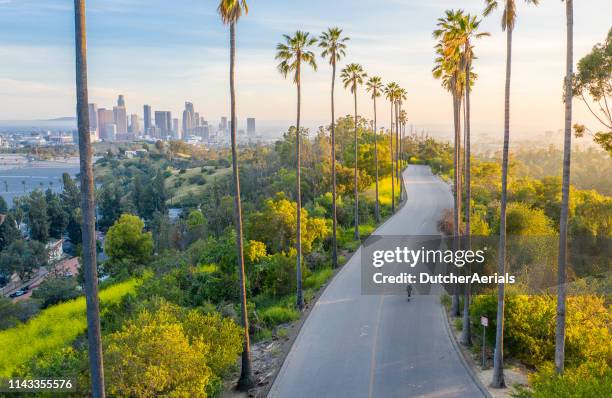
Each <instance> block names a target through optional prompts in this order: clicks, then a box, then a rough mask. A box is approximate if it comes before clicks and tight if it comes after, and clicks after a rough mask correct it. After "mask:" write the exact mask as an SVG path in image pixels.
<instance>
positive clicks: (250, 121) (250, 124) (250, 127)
mask: <svg viewBox="0 0 612 398" xmlns="http://www.w3.org/2000/svg"><path fill="white" fill-rule="evenodd" d="M247 135H249V136H254V135H255V118H254V117H249V118H247Z"/></svg>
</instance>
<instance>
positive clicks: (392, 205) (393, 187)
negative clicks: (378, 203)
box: [389, 101, 395, 214]
mask: <svg viewBox="0 0 612 398" xmlns="http://www.w3.org/2000/svg"><path fill="white" fill-rule="evenodd" d="M390 123H391V127H390V128H389V153H390V154H391V213H392V214H395V178H394V175H395V169H394V168H393V101H391V120H390Z"/></svg>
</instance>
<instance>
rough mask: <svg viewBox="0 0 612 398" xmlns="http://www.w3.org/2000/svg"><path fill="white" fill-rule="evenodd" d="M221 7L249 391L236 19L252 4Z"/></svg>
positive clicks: (242, 385) (238, 0) (244, 382)
mask: <svg viewBox="0 0 612 398" xmlns="http://www.w3.org/2000/svg"><path fill="white" fill-rule="evenodd" d="M217 11H218V12H219V15H220V16H221V20H222V21H223V23H224V24H226V25H229V27H230V69H229V75H230V76H229V78H230V113H231V114H230V119H231V126H230V138H231V145H232V177H233V180H234V218H235V220H236V249H237V251H238V275H239V278H240V312H241V313H240V315H241V323H242V327H243V328H244V339H243V346H242V364H241V365H242V366H241V370H240V378H239V379H238V385H237V387H238V389H239V390H241V391H246V390H248V389H249V388H251V387H253V385H254V384H255V380H254V379H253V371H252V370H251V342H250V338H249V316H248V309H247V301H246V276H245V272H244V239H243V236H242V202H241V200H240V173H239V170H238V152H237V150H236V120H237V118H236V87H235V77H234V75H235V72H234V70H235V65H236V23H237V22H238V20H239V19H240V17H241V16H242V13H245V14H248V12H249V8H248V5H247V3H246V1H245V0H221V1H220V2H219V6H218V7H217Z"/></svg>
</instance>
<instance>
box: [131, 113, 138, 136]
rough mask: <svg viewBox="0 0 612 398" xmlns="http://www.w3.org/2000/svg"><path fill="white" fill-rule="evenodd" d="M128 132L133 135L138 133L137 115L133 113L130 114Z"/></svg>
mask: <svg viewBox="0 0 612 398" xmlns="http://www.w3.org/2000/svg"><path fill="white" fill-rule="evenodd" d="M130 133H132V134H133V135H134V136H137V135H139V134H140V121H139V120H138V115H136V114H134V113H132V114H131V115H130Z"/></svg>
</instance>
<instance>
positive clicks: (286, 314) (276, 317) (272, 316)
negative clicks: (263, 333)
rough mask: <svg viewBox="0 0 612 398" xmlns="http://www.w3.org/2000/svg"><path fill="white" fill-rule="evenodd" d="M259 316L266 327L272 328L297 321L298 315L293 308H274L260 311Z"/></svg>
mask: <svg viewBox="0 0 612 398" xmlns="http://www.w3.org/2000/svg"><path fill="white" fill-rule="evenodd" d="M259 316H260V318H261V320H262V322H263V323H265V325H266V326H267V327H270V328H272V327H274V326H276V325H281V324H283V323H289V322H292V321H295V320H297V319H299V318H300V313H299V312H298V311H297V310H296V309H295V308H287V307H281V306H274V307H270V308H266V309H264V310H262V311H260V312H259Z"/></svg>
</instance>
